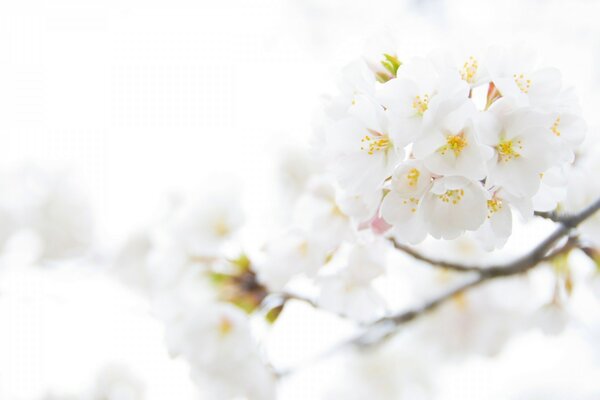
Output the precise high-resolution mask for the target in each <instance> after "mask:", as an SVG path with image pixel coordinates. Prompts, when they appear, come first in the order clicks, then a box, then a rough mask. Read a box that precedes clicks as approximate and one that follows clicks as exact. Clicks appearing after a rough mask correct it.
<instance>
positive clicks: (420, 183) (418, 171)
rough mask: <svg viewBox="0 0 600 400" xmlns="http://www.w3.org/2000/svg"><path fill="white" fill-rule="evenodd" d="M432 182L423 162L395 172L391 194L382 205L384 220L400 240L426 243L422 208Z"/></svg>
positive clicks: (404, 165) (405, 166)
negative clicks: (422, 201) (422, 202)
mask: <svg viewBox="0 0 600 400" xmlns="http://www.w3.org/2000/svg"><path fill="white" fill-rule="evenodd" d="M431 182H432V174H431V173H430V172H429V171H428V170H427V169H426V168H425V167H424V166H423V163H422V162H419V161H408V162H406V163H403V164H401V165H399V166H398V167H397V168H396V169H395V170H394V173H393V175H392V180H391V183H390V192H389V193H388V194H387V195H386V196H385V197H384V199H383V202H382V203H381V216H382V217H383V218H384V219H385V220H386V222H387V223H389V224H391V225H392V226H394V231H393V232H394V236H395V237H396V238H397V239H398V240H400V241H402V242H408V243H413V244H415V243H419V242H421V241H422V240H423V239H425V236H426V235H427V228H426V226H425V223H424V219H423V218H424V217H423V215H422V212H420V211H419V210H420V207H419V206H420V202H421V197H422V196H423V194H424V193H425V192H426V191H427V190H429V189H430V187H431V185H432V183H431Z"/></svg>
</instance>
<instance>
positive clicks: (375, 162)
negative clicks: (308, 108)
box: [327, 96, 403, 194]
mask: <svg viewBox="0 0 600 400" xmlns="http://www.w3.org/2000/svg"><path fill="white" fill-rule="evenodd" d="M348 114H349V116H348V117H347V118H344V119H342V120H340V121H337V122H335V123H333V124H332V125H331V126H329V128H328V130H327V146H328V150H329V155H330V157H331V161H332V165H331V169H332V171H333V173H334V174H335V175H336V177H337V179H338V181H339V183H340V186H341V187H342V189H344V190H345V191H346V192H348V193H350V194H357V193H368V192H372V191H376V190H377V189H379V188H380V187H381V186H382V185H383V182H384V180H385V179H386V178H387V177H388V176H389V175H390V173H391V172H392V170H393V168H394V166H395V164H396V162H398V160H400V159H401V158H402V157H403V151H402V148H399V147H396V146H395V145H394V143H393V141H392V139H391V138H390V136H389V135H388V130H387V119H386V116H385V114H384V111H383V108H382V107H381V106H380V105H378V104H376V103H374V102H373V101H371V100H370V99H368V98H367V97H365V96H356V98H355V101H354V104H353V105H352V106H351V107H350V110H349V111H348Z"/></svg>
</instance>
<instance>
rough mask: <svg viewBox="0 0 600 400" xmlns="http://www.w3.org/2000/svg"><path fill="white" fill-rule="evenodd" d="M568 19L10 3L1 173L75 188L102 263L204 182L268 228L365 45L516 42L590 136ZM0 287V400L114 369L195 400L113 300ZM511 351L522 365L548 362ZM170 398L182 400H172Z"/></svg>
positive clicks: (576, 41)
mask: <svg viewBox="0 0 600 400" xmlns="http://www.w3.org/2000/svg"><path fill="white" fill-rule="evenodd" d="M565 4H566V3H565V2H561V1H541V0H507V1H502V2H492V1H481V0H460V1H449V0H448V1H443V0H423V1H416V0H410V1H409V0H405V1H397V0H395V1H394V0H371V1H348V0H332V1H330V2H320V1H317V0H308V1H302V0H284V1H281V0H254V1H251V2H249V1H245V0H222V1H204V0H195V1H192V0H190V1H186V0H170V1H158V0H145V1H142V0H104V1H102V2H95V1H88V0H53V1H43V0H39V1H36V0H24V1H19V2H3V3H2V4H0V132H1V137H2V140H1V143H2V145H1V146H0V168H2V169H3V170H10V169H12V168H16V167H18V166H21V165H23V164H24V163H34V164H38V165H41V166H42V167H44V168H55V167H58V168H66V169H69V170H71V171H73V173H75V174H76V176H77V177H78V178H79V180H80V182H81V184H82V186H83V187H84V188H85V190H86V191H87V192H88V193H89V196H90V200H91V202H92V205H93V208H94V210H95V220H96V230H97V236H98V239H99V240H100V241H101V242H102V243H103V244H106V245H107V247H108V248H110V247H112V246H114V245H116V244H118V243H120V241H122V240H123V239H124V238H125V237H126V236H127V235H128V234H129V233H130V232H132V231H133V230H135V229H137V228H140V227H143V226H144V224H145V223H147V222H148V221H152V219H153V218H155V215H156V210H158V209H159V208H160V206H161V204H162V202H163V199H164V196H165V195H166V194H168V193H169V192H180V191H183V192H190V191H196V190H199V189H201V188H202V185H203V183H204V184H205V182H207V181H209V180H210V179H214V176H215V175H216V176H230V175H231V176H235V177H236V178H237V179H238V181H239V182H241V184H242V185H243V187H244V189H245V199H246V202H247V207H248V208H250V209H252V210H254V212H255V213H256V215H257V216H258V217H257V218H259V217H264V216H267V215H268V214H269V212H270V210H271V206H272V202H273V196H274V191H275V188H274V184H273V177H274V169H275V167H276V163H277V159H278V157H281V154H282V149H284V148H286V147H290V146H294V145H296V144H303V143H306V142H307V141H308V139H309V137H310V134H311V115H312V112H313V110H314V109H315V107H317V106H318V98H319V96H320V95H321V94H322V93H323V92H326V91H328V90H329V89H330V88H331V86H332V82H334V73H335V71H336V70H338V69H339V68H340V67H341V66H343V64H344V63H346V62H348V61H349V60H351V59H352V58H353V57H355V56H357V55H358V54H359V53H360V51H361V50H362V40H363V39H365V38H367V37H368V36H369V35H372V34H375V33H378V32H380V31H381V30H382V29H384V28H386V27H388V28H389V29H391V31H392V32H397V33H398V36H399V37H400V38H401V41H400V45H401V48H402V49H405V51H406V53H407V54H409V55H414V54H427V53H429V52H430V51H431V50H434V49H437V48H440V47H444V46H445V45H447V44H452V45H459V46H464V47H465V48H481V47H485V46H487V45H490V44H495V43H500V44H511V43H514V42H518V41H526V42H528V43H529V44H531V45H534V46H535V47H537V48H539V50H540V53H541V54H542V55H543V57H544V59H546V60H547V61H548V63H549V64H552V65H554V66H556V67H558V68H559V69H561V70H562V72H563V74H564V76H565V77H566V80H567V81H568V82H570V83H572V84H575V85H576V86H577V87H578V89H579V94H580V98H581V99H582V105H583V109H584V116H585V117H586V118H587V120H588V122H589V125H590V126H591V127H592V132H597V130H595V129H596V127H597V126H598V122H599V119H598V118H599V117H598V113H597V112H596V110H597V107H598V106H599V105H600V97H599V96H600V91H599V90H597V89H598V88H599V87H600V73H599V72H598V71H600V26H599V25H598V24H597V16H598V15H600V3H598V2H593V1H585V0H573V1H570V2H568V7H567V6H566V5H565ZM400 57H402V54H400ZM11 271H12V270H11ZM3 279H4V283H3V284H2V285H0V288H2V289H1V291H0V326H3V327H5V328H2V329H0V354H2V356H1V357H0V399H1V400H4V399H6V400H13V399H33V398H35V396H37V395H39V394H40V393H41V391H42V390H43V387H56V388H58V389H61V388H65V389H67V390H75V389H76V388H77V386H78V385H79V384H84V382H86V381H89V380H90V379H91V378H90V375H89V374H92V373H93V371H95V370H96V369H98V368H100V367H101V366H102V363H105V362H111V361H120V362H123V363H125V364H128V365H131V366H132V369H134V370H136V372H138V373H139V374H140V375H142V376H143V377H144V378H146V379H147V380H148V381H149V382H151V390H150V394H151V397H150V398H151V399H166V398H177V399H185V398H189V397H191V395H190V393H191V388H190V387H189V382H188V381H187V380H186V373H187V372H186V368H185V366H184V365H182V364H180V363H173V362H171V361H168V360H167V359H168V357H167V355H166V352H165V350H164V347H162V346H161V343H162V331H161V327H160V326H159V325H158V324H157V323H156V322H154V321H153V320H152V319H150V318H148V317H147V314H146V311H147V310H146V309H145V305H144V304H143V302H141V301H140V300H139V299H137V298H136V297H135V296H133V295H131V294H130V293H129V292H128V291H126V290H124V289H123V288H122V287H120V286H118V285H115V284H114V283H113V282H111V281H109V280H107V279H105V278H104V277H103V276H101V275H98V274H96V273H94V272H89V271H83V272H82V271H78V270H77V268H73V267H68V268H63V269H61V270H60V271H49V272H44V273H43V274H39V271H38V272H35V271H29V270H27V271H22V272H18V271H17V272H11V273H8V274H6V278H3ZM107 293H110V295H108V296H107ZM6 327H8V328H6ZM539 340H543V339H540V338H533V339H532V341H533V342H537V341H539ZM525 343H529V342H525ZM561 343H562V342H561ZM564 343H566V344H560V345H559V347H558V350H557V348H556V347H554V351H557V352H559V353H560V349H563V347H560V346H568V345H571V346H572V348H569V347H564V352H563V353H560V354H558V355H557V356H556V357H559V358H560V357H564V360H565V365H569V364H568V362H572V363H573V365H576V364H577V362H580V361H581V360H580V359H579V358H578V357H579V356H580V355H582V354H583V353H584V352H585V351H584V350H581V349H580V348H579V347H577V346H581V344H580V343H579V342H578V341H577V338H576V337H568V338H567V340H566V341H565V342H564ZM306 345H308V346H310V343H307V344H306ZM515 346H517V350H514V351H515V352H519V354H521V353H523V352H524V351H526V350H529V351H533V352H534V353H533V354H534V355H535V354H540V352H543V351H544V350H543V349H537V350H536V348H534V347H531V346H527V345H522V347H523V348H518V346H519V344H518V343H517V344H516V345H515ZM532 349H533V350H532ZM569 349H576V350H577V349H579V351H576V353H575V355H573V354H572V353H571V352H570V350H569ZM536 351H537V353H536ZM511 354H512V353H511ZM569 356H572V358H571V359H570V358H568V357H569ZM507 357H508V359H510V360H512V361H510V360H509V361H507V363H508V362H513V364H519V363H520V362H521V359H518V360H516V361H515V360H513V359H511V358H510V357H512V356H510V355H509V356H507ZM561 360H562V359H561ZM507 365H509V364H507ZM167 366H168V367H167ZM465 368H466V370H469V368H471V369H473V368H475V369H477V368H478V367H473V366H467V367H465ZM484 370H485V369H484ZM450 376H451V375H450ZM449 379H450V378H449ZM486 382H487V381H486ZM498 384H499V383H498ZM480 389H481V388H480ZM455 390H458V391H459V392H460V388H459V389H456V388H455ZM173 391H180V392H177V393H178V394H177V396H175V397H173V396H174V395H173V393H174V392H173ZM464 393H465V392H462V393H457V394H456V397H452V396H454V395H453V394H452V393H451V394H449V395H448V396H450V397H447V398H448V399H451V398H462V399H464V398H465V397H459V396H464ZM17 396H20V397H17ZM186 396H187V397H186ZM290 396H291V395H290ZM296 396H300V395H298V394H296ZM289 398H302V397H289ZM479 398H486V399H491V398H493V397H479Z"/></svg>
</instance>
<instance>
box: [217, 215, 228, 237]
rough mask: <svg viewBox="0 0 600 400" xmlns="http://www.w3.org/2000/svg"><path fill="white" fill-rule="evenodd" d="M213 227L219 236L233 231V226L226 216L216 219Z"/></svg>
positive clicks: (224, 235)
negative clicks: (231, 226)
mask: <svg viewBox="0 0 600 400" xmlns="http://www.w3.org/2000/svg"><path fill="white" fill-rule="evenodd" d="M213 229H214V232H215V234H216V235H217V237H226V236H228V235H229V234H230V233H231V228H230V227H229V224H228V223H227V221H225V219H224V218H219V219H217V220H216V221H215V223H214V225H213Z"/></svg>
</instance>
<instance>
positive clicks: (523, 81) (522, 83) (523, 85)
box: [513, 74, 531, 93]
mask: <svg viewBox="0 0 600 400" xmlns="http://www.w3.org/2000/svg"><path fill="white" fill-rule="evenodd" d="M513 79H514V80H515V83H516V84H517V86H518V87H519V89H520V90H521V92H523V93H528V92H529V88H530V87H531V79H527V78H526V77H525V75H523V74H514V75H513Z"/></svg>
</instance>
